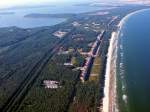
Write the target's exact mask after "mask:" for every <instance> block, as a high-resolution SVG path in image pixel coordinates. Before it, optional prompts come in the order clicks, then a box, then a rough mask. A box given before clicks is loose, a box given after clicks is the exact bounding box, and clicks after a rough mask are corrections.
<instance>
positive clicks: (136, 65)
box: [116, 9, 150, 112]
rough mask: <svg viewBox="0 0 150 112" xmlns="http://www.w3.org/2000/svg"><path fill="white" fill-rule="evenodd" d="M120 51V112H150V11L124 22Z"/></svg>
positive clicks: (130, 17)
mask: <svg viewBox="0 0 150 112" xmlns="http://www.w3.org/2000/svg"><path fill="white" fill-rule="evenodd" d="M116 49H117V50H118V52H117V54H116V55H117V60H116V65H117V67H116V71H117V73H116V77H117V101H116V103H117V104H118V109H119V112H150V9H148V10H142V11H139V12H136V13H134V14H132V15H130V16H129V17H128V18H127V19H126V20H125V21H124V22H123V24H122V25H121V29H120V31H119V34H118V45H117V47H116Z"/></svg>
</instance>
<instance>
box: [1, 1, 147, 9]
mask: <svg viewBox="0 0 150 112" xmlns="http://www.w3.org/2000/svg"><path fill="white" fill-rule="evenodd" d="M74 1H76V2H90V1H102V2H104V1H107V2H108V1H125V0H0V9H2V8H10V7H14V6H24V5H38V4H46V3H49V4H52V3H56V2H58V3H61V2H74ZM126 1H128V2H129V1H141V0H126ZM142 1H150V0H142Z"/></svg>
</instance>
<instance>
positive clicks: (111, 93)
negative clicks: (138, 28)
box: [102, 9, 149, 112]
mask: <svg viewBox="0 0 150 112" xmlns="http://www.w3.org/2000/svg"><path fill="white" fill-rule="evenodd" d="M145 10H149V9H142V10H138V11H135V12H133V13H130V14H128V15H127V16H125V17H124V18H123V19H122V20H121V21H120V23H119V24H118V28H119V29H118V31H117V32H113V33H112V36H111V39H110V45H109V48H108V54H107V63H106V73H105V86H104V97H103V104H102V105H103V107H102V112H119V108H118V102H117V73H116V71H117V70H116V67H117V58H118V48H119V51H120V54H119V55H120V59H121V60H120V64H119V71H120V72H119V75H120V77H121V86H122V93H123V94H122V100H123V101H124V103H125V104H126V105H127V103H128V96H127V89H126V81H125V68H124V62H123V58H124V53H123V44H122V43H123V42H121V44H120V43H119V38H120V37H123V33H122V32H121V29H122V27H123V25H124V24H125V23H126V21H127V20H128V18H129V17H130V16H132V15H133V14H136V13H139V12H141V11H145ZM118 43H119V44H120V46H119V47H118Z"/></svg>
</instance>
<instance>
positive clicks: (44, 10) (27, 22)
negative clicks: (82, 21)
mask: <svg viewBox="0 0 150 112" xmlns="http://www.w3.org/2000/svg"><path fill="white" fill-rule="evenodd" d="M100 9H102V8H101V7H92V6H88V5H87V6H75V5H68V4H63V5H56V6H50V7H47V6H46V7H36V8H23V9H12V10H0V12H14V13H15V14H10V15H0V27H8V26H17V27H21V28H32V27H40V26H51V25H55V24H58V23H61V22H63V21H65V20H66V19H65V18H24V15H27V14H30V13H41V14H56V13H83V12H89V11H95V10H100Z"/></svg>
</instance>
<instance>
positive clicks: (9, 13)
mask: <svg viewBox="0 0 150 112" xmlns="http://www.w3.org/2000/svg"><path fill="white" fill-rule="evenodd" d="M11 14H15V13H14V12H0V15H11Z"/></svg>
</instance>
